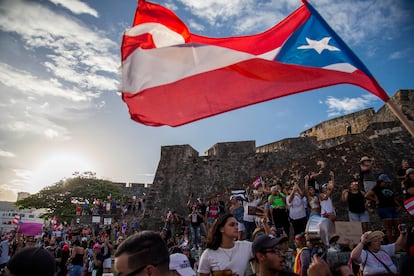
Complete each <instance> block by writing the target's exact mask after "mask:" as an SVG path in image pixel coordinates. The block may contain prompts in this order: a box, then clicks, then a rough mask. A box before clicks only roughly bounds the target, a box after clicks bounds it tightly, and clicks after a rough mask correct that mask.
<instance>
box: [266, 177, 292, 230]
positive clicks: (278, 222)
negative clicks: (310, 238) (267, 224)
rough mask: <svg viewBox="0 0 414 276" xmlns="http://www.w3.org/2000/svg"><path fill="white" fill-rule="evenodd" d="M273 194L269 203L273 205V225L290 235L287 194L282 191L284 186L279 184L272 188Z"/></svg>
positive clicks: (269, 198)
mask: <svg viewBox="0 0 414 276" xmlns="http://www.w3.org/2000/svg"><path fill="white" fill-rule="evenodd" d="M270 191H271V194H270V195H269V197H268V202H269V204H270V205H271V207H272V208H271V214H272V219H273V225H274V226H275V227H276V228H283V229H284V230H285V232H286V233H287V234H288V235H289V229H290V222H289V217H288V212H287V208H286V193H285V192H283V191H282V185H281V184H280V183H277V184H276V185H275V186H273V187H271V188H270Z"/></svg>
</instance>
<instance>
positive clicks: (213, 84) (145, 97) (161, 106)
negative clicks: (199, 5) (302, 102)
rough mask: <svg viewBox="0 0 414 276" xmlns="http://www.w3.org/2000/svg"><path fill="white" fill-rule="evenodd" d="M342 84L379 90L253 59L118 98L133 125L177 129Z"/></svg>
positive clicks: (339, 75) (327, 73)
mask: <svg viewBox="0 0 414 276" xmlns="http://www.w3.org/2000/svg"><path fill="white" fill-rule="evenodd" d="M217 83H220V89H217ZM342 83H350V84H355V85H359V86H361V87H363V88H365V89H367V90H369V91H375V90H376V88H377V87H376V86H377V83H376V82H375V81H373V80H372V79H370V78H369V77H367V76H366V75H365V74H363V73H359V72H358V71H356V72H354V73H352V74H349V73H344V72H339V71H333V70H324V69H318V68H310V67H303V66H297V65H289V64H282V63H278V62H274V61H267V60H263V59H252V60H247V61H243V62H240V63H237V64H234V65H231V66H228V67H225V68H221V69H217V70H213V71H209V72H206V73H201V74H198V75H194V76H190V77H187V78H184V79H181V80H178V81H176V82H174V83H171V84H167V85H161V86H157V87H153V88H149V89H145V90H143V91H142V92H140V93H137V94H129V93H123V97H122V98H123V100H124V101H125V102H126V104H127V105H128V107H129V112H130V114H131V118H132V119H133V120H135V121H137V122H140V123H144V124H146V125H151V126H160V125H169V126H179V125H182V124H185V123H188V122H191V121H196V120H199V119H202V118H206V117H209V116H212V115H216V114H220V113H223V112H226V111H229V110H234V109H237V108H240V107H244V106H248V105H251V104H254V103H259V102H264V101H267V100H270V99H275V98H279V97H283V96H286V95H291V94H295V93H299V92H303V91H306V90H310V89H315V88H320V87H325V86H328V85H335V84H342ZM195 103H197V104H195Z"/></svg>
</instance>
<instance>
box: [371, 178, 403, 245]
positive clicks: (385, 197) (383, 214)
mask: <svg viewBox="0 0 414 276" xmlns="http://www.w3.org/2000/svg"><path fill="white" fill-rule="evenodd" d="M391 183H392V180H391V179H390V178H389V176H388V175H386V174H380V175H379V176H378V180H377V185H376V186H375V187H374V188H373V189H372V190H371V191H370V192H368V193H367V194H366V195H365V198H366V199H369V200H373V201H375V202H376V204H377V214H378V216H379V217H380V219H381V220H382V221H383V223H384V228H385V231H386V234H387V239H388V242H389V243H393V242H395V241H396V240H397V237H398V236H399V230H398V225H399V224H400V215H399V214H398V211H399V210H400V209H401V206H400V203H399V202H398V200H397V199H396V197H395V194H394V192H393V191H392V189H391Z"/></svg>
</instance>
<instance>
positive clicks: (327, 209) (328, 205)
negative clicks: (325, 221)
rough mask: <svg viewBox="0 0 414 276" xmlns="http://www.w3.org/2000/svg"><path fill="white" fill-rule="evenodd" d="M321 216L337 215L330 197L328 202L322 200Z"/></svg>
mask: <svg viewBox="0 0 414 276" xmlns="http://www.w3.org/2000/svg"><path fill="white" fill-rule="evenodd" d="M320 204H321V215H327V214H335V208H334V207H333V204H332V199H331V198H330V197H328V198H327V199H326V200H321V201H320Z"/></svg>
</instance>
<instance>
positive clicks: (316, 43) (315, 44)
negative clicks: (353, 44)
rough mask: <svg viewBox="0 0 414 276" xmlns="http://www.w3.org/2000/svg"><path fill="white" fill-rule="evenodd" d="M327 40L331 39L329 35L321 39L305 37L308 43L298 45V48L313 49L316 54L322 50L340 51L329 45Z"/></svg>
mask: <svg viewBox="0 0 414 276" xmlns="http://www.w3.org/2000/svg"><path fill="white" fill-rule="evenodd" d="M329 40H331V37H324V38H322V39H321V40H313V39H310V38H306V42H308V45H302V46H299V47H298V49H314V50H315V51H316V52H318V54H321V53H322V51H323V50H328V51H340V50H339V49H338V48H336V47H335V46H331V45H329Z"/></svg>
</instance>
